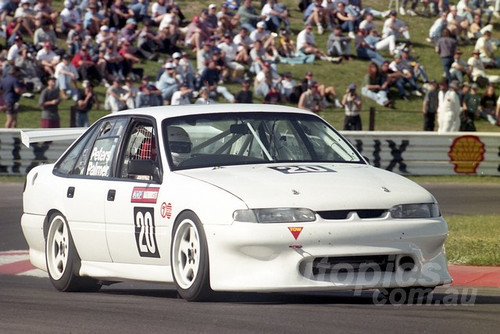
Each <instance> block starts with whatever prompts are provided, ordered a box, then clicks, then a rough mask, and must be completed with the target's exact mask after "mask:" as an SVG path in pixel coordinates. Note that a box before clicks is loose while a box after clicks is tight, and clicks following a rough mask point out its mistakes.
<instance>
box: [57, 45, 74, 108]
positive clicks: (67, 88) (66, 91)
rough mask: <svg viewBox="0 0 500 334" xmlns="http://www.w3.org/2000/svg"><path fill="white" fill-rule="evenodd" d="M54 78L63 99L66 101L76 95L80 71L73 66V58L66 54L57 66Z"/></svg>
mask: <svg viewBox="0 0 500 334" xmlns="http://www.w3.org/2000/svg"><path fill="white" fill-rule="evenodd" d="M54 77H55V78H56V86H57V88H59V91H60V93H61V98H62V99H64V100H66V99H68V97H70V96H73V95H74V94H76V92H77V89H78V85H77V80H78V77H79V76H78V71H77V70H76V68H75V66H74V65H73V64H71V56H70V55H68V54H65V55H63V56H62V60H61V61H60V62H59V63H58V64H57V65H56V68H55V73H54Z"/></svg>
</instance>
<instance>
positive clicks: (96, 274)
mask: <svg viewBox="0 0 500 334" xmlns="http://www.w3.org/2000/svg"><path fill="white" fill-rule="evenodd" d="M57 131H58V130H54V138H57V136H56V134H57ZM63 137H64V136H63ZM41 138H43V140H44V141H46V140H51V139H50V133H49V135H47V134H45V135H44V136H42V137H41ZM65 138H66V137H65ZM22 228H23V232H24V235H25V237H26V240H27V241H28V244H29V247H30V258H31V262H32V263H33V264H34V265H35V266H36V267H38V268H40V269H43V270H46V271H47V272H48V274H49V277H50V280H51V281H52V283H53V285H54V286H55V287H56V288H57V289H58V290H61V291H84V290H86V291H89V290H90V291H92V290H94V291H95V290H98V289H99V288H100V287H101V285H102V284H108V283H112V282H120V281H126V280H139V281H150V282H165V283H175V285H176V287H177V290H178V292H179V294H180V295H181V296H182V297H183V298H185V299H187V300H190V301H198V300H203V299H205V298H207V297H208V296H210V294H211V293H212V292H213V291H255V292H279V291H318V290H319V291H321V290H352V289H373V288H379V289H393V288H406V289H407V288H415V287H419V288H422V287H424V288H434V287H435V286H438V285H443V284H447V283H450V282H451V277H450V275H449V273H448V269H447V263H446V256H445V251H444V246H443V245H444V241H445V239H446V237H447V234H448V228H447V224H446V222H445V220H444V219H443V217H442V216H441V214H440V211H439V208H438V204H437V202H436V199H435V198H434V197H433V196H432V195H431V194H430V193H429V192H427V191H426V190H425V189H423V188H422V187H420V186H418V185H417V184H415V183H413V182H412V181H409V180H408V179H406V178H404V177H402V176H399V175H396V174H393V173H390V172H388V171H385V170H381V169H377V168H374V167H372V166H370V165H369V164H368V163H367V162H366V161H365V159H364V158H363V157H362V156H361V155H360V154H359V153H358V152H357V151H356V150H355V149H354V148H353V147H352V145H351V144H350V143H349V142H348V141H347V140H345V139H344V138H343V137H342V136H341V135H340V134H339V133H338V132H337V131H336V130H335V129H333V128H332V127H331V126H330V125H329V124H328V123H326V122H325V121H324V120H323V119H322V118H320V117H319V116H317V115H315V114H312V113H310V112H307V111H303V110H299V109H296V108H288V107H283V106H269V105H234V104H233V105H232V104H225V105H224V104H217V105H207V106H198V105H197V106H178V107H158V108H147V109H139V110H130V111H124V112H120V113H116V114H112V115H109V116H106V117H103V118H102V119H100V120H99V121H97V122H96V123H95V124H94V125H93V126H92V127H90V128H89V129H88V130H87V131H85V133H84V134H83V135H81V136H80V137H79V138H78V139H77V140H76V141H75V142H74V143H73V144H72V145H71V146H70V147H69V148H68V150H67V151H66V152H65V153H64V154H63V155H62V156H61V157H60V158H59V160H58V161H57V162H56V163H55V164H46V165H42V166H38V167H35V168H34V169H32V170H31V171H30V172H29V174H28V176H27V179H26V186H25V190H24V214H23V216H22Z"/></svg>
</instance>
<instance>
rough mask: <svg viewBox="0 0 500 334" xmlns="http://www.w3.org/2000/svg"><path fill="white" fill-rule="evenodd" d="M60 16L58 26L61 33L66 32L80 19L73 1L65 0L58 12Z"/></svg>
mask: <svg viewBox="0 0 500 334" xmlns="http://www.w3.org/2000/svg"><path fill="white" fill-rule="evenodd" d="M59 17H60V18H61V22H60V28H61V32H62V33H63V34H67V33H68V32H69V31H70V30H71V29H73V28H74V27H75V25H76V22H77V21H78V20H80V13H79V11H78V9H76V8H75V5H74V4H73V1H71V0H65V1H64V8H63V10H62V11H61V13H60V14H59Z"/></svg>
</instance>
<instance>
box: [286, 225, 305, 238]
mask: <svg viewBox="0 0 500 334" xmlns="http://www.w3.org/2000/svg"><path fill="white" fill-rule="evenodd" d="M288 229H289V230H290V233H292V235H293V237H294V238H295V240H297V239H298V238H299V235H300V232H302V229H304V228H303V227H289V228H288Z"/></svg>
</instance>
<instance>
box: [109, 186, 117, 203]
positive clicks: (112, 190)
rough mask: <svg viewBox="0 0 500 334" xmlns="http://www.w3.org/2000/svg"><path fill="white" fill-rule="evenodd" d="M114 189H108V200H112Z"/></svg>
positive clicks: (114, 193) (113, 198)
mask: <svg viewBox="0 0 500 334" xmlns="http://www.w3.org/2000/svg"><path fill="white" fill-rule="evenodd" d="M115 195H116V190H114V189H110V190H108V198H107V199H108V201H109V202H113V201H114V200H115Z"/></svg>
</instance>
